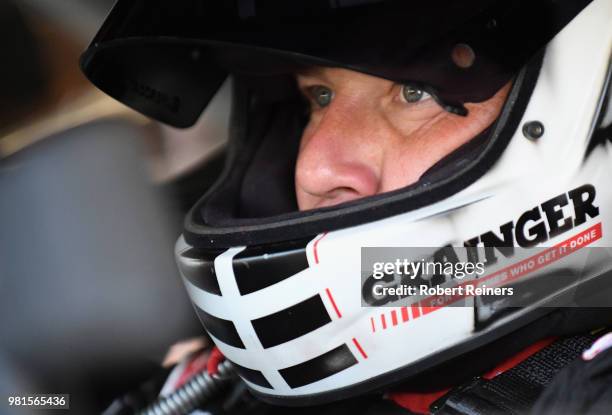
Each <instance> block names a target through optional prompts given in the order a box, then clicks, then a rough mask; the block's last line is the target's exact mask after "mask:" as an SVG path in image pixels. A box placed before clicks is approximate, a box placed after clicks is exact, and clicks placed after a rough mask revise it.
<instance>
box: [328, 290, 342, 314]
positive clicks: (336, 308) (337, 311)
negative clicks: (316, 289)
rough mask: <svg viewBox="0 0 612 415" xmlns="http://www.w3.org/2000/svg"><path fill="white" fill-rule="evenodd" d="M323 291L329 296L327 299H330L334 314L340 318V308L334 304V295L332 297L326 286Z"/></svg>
mask: <svg viewBox="0 0 612 415" xmlns="http://www.w3.org/2000/svg"><path fill="white" fill-rule="evenodd" d="M325 291H326V292H327V296H328V297H329V301H331V303H332V306H333V307H334V310H336V314H337V315H338V318H342V314H341V313H340V310H338V306H337V305H336V302H335V301H334V297H332V294H331V291H329V288H326V289H325Z"/></svg>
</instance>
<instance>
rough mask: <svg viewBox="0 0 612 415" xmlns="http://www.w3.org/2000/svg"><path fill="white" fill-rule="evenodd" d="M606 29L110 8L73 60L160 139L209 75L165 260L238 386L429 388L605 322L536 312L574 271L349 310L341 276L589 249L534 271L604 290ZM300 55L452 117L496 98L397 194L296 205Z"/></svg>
mask: <svg viewBox="0 0 612 415" xmlns="http://www.w3.org/2000/svg"><path fill="white" fill-rule="evenodd" d="M611 17H612V1H610V0H593V1H583V0H576V1H553V0H536V1H534V0H530V1H527V0H520V1H491V0H475V1H471V2H468V3H466V2H455V1H450V0H432V1H428V2H407V1H403V0H396V1H394V0H303V1H297V0H293V1H290V2H288V1H280V0H278V1H276V0H236V1H227V0H224V1H213V0H181V1H174V2H165V1H160V0H146V1H145V0H119V1H118V2H117V3H116V5H115V7H114V9H113V10H112V12H111V13H110V15H109V16H108V18H107V20H106V22H105V23H104V25H103V27H102V28H101V30H100V31H99V33H98V34H97V36H96V37H95V39H94V40H93V42H92V43H91V45H90V47H89V48H88V49H87V51H86V52H85V53H84V54H83V56H82V60H81V65H82V69H83V71H84V73H85V74H86V76H87V77H88V78H89V79H90V80H91V81H92V82H93V83H94V84H95V85H97V86H98V87H99V88H100V89H102V90H103V91H105V92H106V93H108V94H109V95H111V96H113V97H115V98H116V99H118V100H120V101H121V102H123V103H125V104H126V105H128V106H130V107H132V108H134V109H136V110H138V111H140V112H142V113H143V114H146V115H148V116H150V117H152V118H154V119H157V120H159V121H162V122H164V123H167V124H170V125H173V126H176V127H188V126H190V125H192V124H193V123H194V122H195V121H196V120H197V118H198V117H199V116H200V114H201V113H202V111H203V110H204V109H205V107H206V105H207V103H208V102H209V101H210V99H211V98H212V97H213V96H214V94H215V93H216V91H217V90H218V88H219V87H220V85H221V84H222V83H223V82H224V81H225V80H226V78H227V77H228V76H229V77H230V78H231V81H232V89H233V92H232V114H231V126H230V139H229V143H228V145H227V158H226V162H225V167H224V169H223V171H222V173H221V175H220V177H219V179H218V181H217V183H216V184H215V185H214V186H213V187H212V188H211V189H210V190H209V191H208V192H207V193H206V194H205V195H203V197H202V198H201V199H200V200H199V202H198V203H197V204H196V205H195V206H194V207H193V208H192V210H191V211H190V212H189V214H188V215H187V218H186V220H185V225H184V234H183V236H181V238H180V239H179V241H178V242H177V244H176V258H177V262H178V264H179V268H180V271H181V275H182V278H183V280H184V283H185V286H186V288H187V291H188V293H189V295H190V297H191V300H192V302H193V305H194V308H195V310H196V312H197V313H198V315H199V317H200V319H201V321H202V323H203V325H204V327H205V328H206V331H207V332H208V334H209V335H210V337H211V338H212V339H213V341H214V342H215V344H216V345H217V346H218V347H219V349H220V350H221V351H222V353H223V354H224V355H225V357H226V358H227V359H228V360H230V361H231V362H232V363H233V364H234V366H235V367H236V368H237V370H238V372H239V374H240V376H241V377H242V378H243V380H244V381H245V382H246V384H247V385H248V386H249V388H250V389H251V390H252V391H253V392H254V393H255V394H256V395H258V396H260V397H261V398H263V399H266V400H268V401H270V402H278V403H281V404H288V405H291V404H297V405H302V404H313V403H319V402H325V401H331V400H336V399H341V398H346V397H350V396H354V395H356V394H361V393H366V392H373V391H381V390H388V389H389V388H390V387H393V386H394V385H396V386H397V385H401V386H402V387H403V388H411V389H412V390H415V391H417V390H429V389H435V388H440V387H444V386H449V385H452V384H454V383H455V384H456V382H458V381H460V380H461V379H467V378H469V377H470V376H473V375H475V374H477V373H479V371H484V370H485V369H486V368H487V367H490V366H491V365H492V364H493V363H494V362H496V361H499V360H500V359H501V358H503V357H505V356H508V355H509V354H511V353H513V352H516V351H517V350H519V349H520V348H522V347H524V346H525V345H527V344H530V342H533V341H535V340H537V339H539V338H542V337H544V336H549V335H555V334H564V333H569V332H571V331H574V330H588V329H590V328H595V327H599V326H601V325H603V324H606V323H609V320H610V319H611V316H610V313H608V312H607V310H605V309H603V308H590V309H586V310H585V309H575V308H574V309H570V308H566V309H563V308H559V307H558V306H559V304H560V303H559V302H558V301H557V302H551V301H550V300H551V298H552V297H555V298H557V299H558V298H559V297H558V295H559V294H563V292H565V291H564V290H567V289H568V287H570V286H571V287H573V288H574V289H575V288H576V287H577V286H580V285H581V284H583V283H584V284H587V283H586V282H584V281H586V280H580V281H579V282H576V280H571V281H566V280H562V281H561V283H557V284H553V285H552V287H553V288H554V289H551V291H550V293H549V294H550V295H547V296H543V297H542V296H540V297H538V298H537V299H534V300H533V301H531V302H528V303H526V304H523V306H521V307H501V308H499V309H497V308H496V307H490V306H485V305H483V304H482V303H479V302H478V301H477V300H476V299H474V300H471V302H470V301H467V302H465V303H464V304H463V306H462V307H450V306H444V305H442V306H440V305H439V304H429V303H423V302H413V303H411V304H408V305H404V306H401V307H399V306H398V307H371V306H372V305H389V304H391V305H392V304H393V301H392V300H395V299H396V298H394V297H393V296H391V297H381V298H374V299H372V298H370V299H369V300H368V299H367V298H366V299H365V300H364V297H365V296H364V295H363V293H364V287H365V286H366V285H367V284H366V283H367V281H366V283H363V281H362V274H363V270H362V269H361V266H360V265H361V259H362V248H364V247H462V246H464V247H484V248H485V249H486V250H488V251H487V252H489V253H491V252H493V251H494V250H496V249H497V251H498V252H504V253H505V254H504V255H506V256H510V254H508V252H511V251H512V252H513V249H514V248H515V247H517V248H532V247H548V248H550V247H563V246H570V247H573V248H572V249H574V248H575V249H578V248H581V247H583V246H587V245H588V246H590V247H599V248H601V249H602V252H603V254H601V255H592V256H591V257H589V258H590V259H589V261H588V263H586V262H584V261H583V262H580V261H574V262H567V261H564V260H562V259H559V261H556V265H554V266H553V267H552V268H550V269H552V270H553V271H556V272H558V271H559V270H565V271H566V272H570V273H571V272H573V271H575V270H574V268H576V267H580V268H581V272H582V271H584V270H585V269H586V270H587V271H588V272H589V273H590V274H589V275H591V274H592V275H595V276H596V277H598V278H595V279H594V280H597V281H599V284H598V285H597V287H598V288H597V289H596V290H595V291H596V292H599V293H602V292H606V291H605V290H604V289H605V288H606V287H607V286H608V285H609V284H607V285H606V284H605V277H606V276H607V275H608V276H609V271H610V270H609V267H610V266H611V265H612V261H611V260H610V256H609V255H608V254H607V253H609V250H607V248H606V247H609V246H610V244H611V242H612V240H611V238H610V236H608V232H609V231H608V228H607V226H610V225H609V223H611V220H612V212H611V210H612V191H610V183H609V178H610V177H612V145H611V143H610V138H611V136H612V134H611V124H612V112H611V110H610V108H612V106H611V105H610V100H611V97H612V96H611V92H610V87H609V85H610V83H609V81H610V69H611V68H610V62H611V60H610V58H611V51H612V25H610V24H609V23H610V18H611ZM466 54H467V56H469V57H470V59H467V60H465V59H457V56H458V55H464V56H465V55H466ZM311 65H318V66H328V67H340V68H345V69H350V70H354V71H358V72H362V73H366V74H370V75H374V76H377V77H380V78H384V79H389V80H392V81H394V82H397V83H400V84H410V85H414V86H416V87H418V88H419V89H421V90H423V91H426V92H428V93H429V94H431V95H432V97H433V98H434V99H435V100H436V101H437V102H438V103H439V104H440V105H441V106H442V107H443V108H444V109H445V110H447V111H449V112H451V113H453V114H455V116H458V117H460V116H469V114H468V113H467V112H468V111H467V110H466V107H465V105H464V104H465V103H470V102H482V101H485V100H487V99H488V98H490V97H491V96H493V95H494V94H495V92H496V91H497V90H499V89H500V88H501V87H502V86H503V85H505V84H506V83H508V82H509V81H511V82H512V87H511V90H510V92H509V94H508V97H507V99H506V102H505V104H504V106H503V108H502V110H501V113H500V115H499V117H498V118H497V120H496V121H495V122H494V123H493V124H492V125H491V126H490V127H489V128H487V129H486V130H485V131H484V132H483V133H482V134H480V135H479V136H478V137H475V138H474V139H473V140H472V141H471V142H470V143H468V145H466V146H463V147H460V148H459V149H457V150H455V151H454V152H453V153H451V154H450V155H449V156H448V157H446V158H444V159H443V160H441V161H440V162H438V163H436V165H434V166H433V167H432V168H431V169H429V170H428V171H427V172H426V173H425V174H424V175H423V176H422V177H421V178H420V179H419V180H418V181H417V182H416V183H414V184H411V185H409V186H407V187H404V188H402V189H399V190H396V191H392V192H388V193H384V194H379V195H375V196H372V197H367V198H363V199H359V200H356V201H351V202H348V203H344V204H341V205H338V206H333V207H326V208H322V209H314V210H308V211H298V209H297V206H296V201H295V191H294V188H293V186H294V185H293V170H294V165H295V161H296V156H297V151H298V144H299V139H300V137H301V134H302V131H303V129H304V126H305V124H306V122H307V111H306V109H305V103H304V102H303V100H302V99H301V98H300V96H299V94H298V92H297V89H296V86H295V82H294V80H293V76H292V74H293V73H294V72H295V71H297V70H300V69H301V68H304V67H308V66H311ZM489 259H490V258H489ZM555 267H556V268H555ZM549 274H550V273H549ZM554 274H555V272H553V273H552V274H551V275H554ZM366 280H367V279H366ZM559 281H560V280H559ZM589 281H591V280H589ZM602 281H603V282H602ZM383 282H384V283H385V284H387V285H390V284H392V281H388V280H383ZM589 284H590V282H589ZM602 287H603V288H602ZM591 292H593V290H591ZM607 293H608V294H609V292H607ZM364 301H365V303H364ZM368 301H369V302H368ZM581 304H582V305H589V304H590V303H588V302H586V303H585V302H583V303H581ZM466 362H469V364H466Z"/></svg>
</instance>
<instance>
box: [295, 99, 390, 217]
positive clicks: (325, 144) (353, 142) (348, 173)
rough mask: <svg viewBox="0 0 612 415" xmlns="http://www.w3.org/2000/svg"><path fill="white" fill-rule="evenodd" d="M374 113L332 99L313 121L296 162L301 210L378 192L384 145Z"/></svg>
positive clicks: (305, 134) (296, 181)
mask: <svg viewBox="0 0 612 415" xmlns="http://www.w3.org/2000/svg"><path fill="white" fill-rule="evenodd" d="M370 118H371V116H369V115H368V114H367V113H365V111H362V110H360V109H359V108H355V106H348V105H342V103H332V104H331V105H330V106H329V107H328V108H327V109H326V110H325V112H324V113H323V114H321V115H320V116H319V119H318V120H316V121H313V120H311V122H310V124H309V125H308V127H307V128H306V130H305V132H304V135H303V137H302V142H301V146H300V153H299V155H298V160H297V164H296V174H295V183H296V194H297V198H298V205H299V208H300V210H306V209H313V208H321V207H327V206H333V205H337V204H340V203H344V202H348V201H351V200H355V199H359V198H362V197H366V196H371V195H374V194H376V193H377V192H378V190H379V187H380V180H381V169H380V164H381V163H380V160H381V157H380V146H379V145H377V143H376V139H377V133H376V128H375V126H374V125H373V123H372V122H370V121H371V120H370ZM378 135H380V132H379V133H378ZM378 144H381V143H380V142H379V143H378Z"/></svg>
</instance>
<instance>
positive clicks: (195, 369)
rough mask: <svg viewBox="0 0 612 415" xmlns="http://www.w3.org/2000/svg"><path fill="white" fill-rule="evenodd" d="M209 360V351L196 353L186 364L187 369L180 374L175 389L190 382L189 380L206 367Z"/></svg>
mask: <svg viewBox="0 0 612 415" xmlns="http://www.w3.org/2000/svg"><path fill="white" fill-rule="evenodd" d="M208 360H209V358H208V354H207V353H200V354H198V355H195V356H194V357H193V358H192V359H191V361H190V362H189V363H187V365H186V366H185V370H183V373H181V376H179V378H178V380H177V381H176V384H175V385H174V390H176V389H178V388H180V387H181V386H183V385H184V384H185V383H187V382H189V380H190V379H191V378H192V377H194V376H195V375H196V374H197V373H200V372H202V371H203V370H204V369H205V368H206V366H207V361H208Z"/></svg>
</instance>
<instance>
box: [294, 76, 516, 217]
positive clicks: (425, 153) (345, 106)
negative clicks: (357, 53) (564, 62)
mask: <svg viewBox="0 0 612 415" xmlns="http://www.w3.org/2000/svg"><path fill="white" fill-rule="evenodd" d="M297 82H298V85H299V88H300V90H301V91H302V93H303V94H304V96H306V98H307V99H308V100H309V102H310V105H311V113H310V120H309V122H308V124H307V126H306V128H305V130H304V133H303V135H302V139H301V143H300V149H299V153H298V160H297V165H296V172H295V188H296V195H297V201H298V206H299V208H300V210H307V209H315V208H321V207H326V206H333V205H337V204H339V203H343V202H348V201H350V200H354V199H359V198H362V197H366V196H372V195H375V194H379V193H384V192H388V191H391V190H396V189H400V188H402V187H405V186H407V185H409V184H411V183H414V182H416V181H417V180H418V179H419V178H420V177H421V175H422V174H423V173H425V172H426V171H427V170H428V169H429V168H430V167H432V166H433V165H434V164H435V163H436V162H438V161H439V160H441V159H442V158H444V157H445V156H446V155H448V154H449V153H451V152H452V151H453V150H455V149H457V148H458V147H460V146H461V145H462V144H465V143H467V142H468V141H469V140H470V139H472V138H474V137H475V136H477V135H478V134H479V133H481V132H482V131H483V130H484V129H485V128H487V127H488V126H489V125H490V124H491V123H492V122H493V121H494V120H495V119H496V118H497V116H498V115H499V113H500V110H501V107H502V105H503V103H504V101H505V99H506V96H507V94H508V91H509V89H510V84H508V85H506V86H504V87H503V88H502V89H501V90H499V91H498V92H497V94H495V95H494V96H493V97H492V98H491V99H489V100H488V101H485V102H482V103H478V104H466V108H467V109H468V110H469V115H468V116H467V117H461V116H458V115H454V114H451V113H448V112H446V111H444V109H442V107H440V106H439V105H438V104H437V103H436V102H435V101H434V100H433V99H432V98H431V97H430V96H429V95H428V94H427V93H425V92H421V91H419V90H417V89H414V88H411V87H409V86H403V85H400V84H396V83H393V82H391V81H388V80H385V79H381V78H376V77H373V76H369V75H365V74H362V73H359V72H354V71H349V70H346V69H336V68H322V67H317V68H314V69H312V70H310V71H308V72H305V73H300V74H298V75H297Z"/></svg>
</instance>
